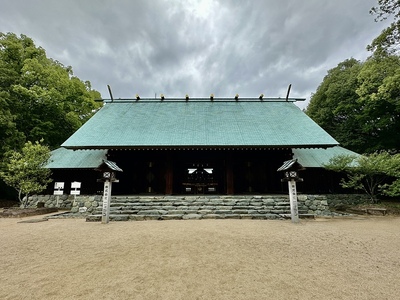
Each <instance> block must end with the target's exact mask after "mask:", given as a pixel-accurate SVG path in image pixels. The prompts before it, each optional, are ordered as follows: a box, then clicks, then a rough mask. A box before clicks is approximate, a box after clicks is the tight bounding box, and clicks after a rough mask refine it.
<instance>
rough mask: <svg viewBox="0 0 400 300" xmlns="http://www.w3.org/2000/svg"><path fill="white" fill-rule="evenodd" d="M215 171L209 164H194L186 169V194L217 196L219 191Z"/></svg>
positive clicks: (184, 183)
mask: <svg viewBox="0 0 400 300" xmlns="http://www.w3.org/2000/svg"><path fill="white" fill-rule="evenodd" d="M214 176H215V170H214V168H213V167H210V166H208V164H193V165H192V166H189V167H187V168H186V178H185V180H184V182H182V187H183V192H184V193H186V194H215V193H217V191H218V185H219V183H218V181H217V176H216V178H215V179H214Z"/></svg>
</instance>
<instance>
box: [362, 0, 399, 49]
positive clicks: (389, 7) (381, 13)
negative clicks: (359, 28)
mask: <svg viewBox="0 0 400 300" xmlns="http://www.w3.org/2000/svg"><path fill="white" fill-rule="evenodd" d="M370 14H372V15H375V21H376V22H379V21H384V20H387V19H388V18H389V17H393V19H394V20H393V22H392V23H391V24H390V25H389V26H388V27H387V28H386V29H384V30H383V31H382V32H381V34H380V35H379V36H378V37H376V38H375V39H374V40H373V41H372V43H371V45H369V46H368V47H367V49H368V50H370V51H373V52H375V53H376V54H379V55H385V54H396V53H398V52H399V43H400V1H398V0H378V6H375V7H373V8H371V10H370Z"/></svg>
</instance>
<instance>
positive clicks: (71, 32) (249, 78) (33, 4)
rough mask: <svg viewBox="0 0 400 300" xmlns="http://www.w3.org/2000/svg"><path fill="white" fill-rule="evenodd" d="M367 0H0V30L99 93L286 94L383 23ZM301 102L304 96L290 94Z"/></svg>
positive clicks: (316, 80) (317, 77)
mask: <svg viewBox="0 0 400 300" xmlns="http://www.w3.org/2000/svg"><path fill="white" fill-rule="evenodd" d="M376 3H377V1H376V0H303V1H302V0H252V1H250V0H197V1H196V0H114V1H111V0H28V1H27V0H0V7H1V8H0V31H1V32H14V33H16V34H18V35H19V34H21V33H23V34H25V35H27V36H29V37H31V38H32V39H33V40H34V41H35V43H36V45H37V46H41V47H43V48H44V49H45V50H46V53H47V56H48V57H51V58H53V59H55V60H58V61H60V62H61V63H63V64H64V65H66V66H72V68H73V71H74V75H76V76H78V77H79V78H80V79H81V80H83V81H86V80H89V81H90V82H91V83H92V87H93V88H94V89H96V90H98V91H100V92H101V94H102V97H103V98H109V94H108V90H107V84H109V85H111V87H112V92H113V96H114V98H133V97H134V96H135V95H136V94H139V95H140V96H141V97H142V98H143V97H152V98H153V97H154V96H155V94H157V96H159V95H160V94H161V93H163V94H164V95H165V96H166V97H167V98H168V97H182V98H183V97H184V96H185V94H189V96H191V97H208V96H209V95H210V94H211V93H213V94H214V95H215V97H234V95H235V94H239V95H240V97H258V96H259V95H260V94H261V93H263V94H264V95H265V97H285V96H286V92H287V88H288V85H289V84H292V89H291V94H290V96H291V97H303V98H306V99H307V101H309V99H310V96H311V93H313V92H315V91H316V89H317V87H318V86H319V84H320V83H321V82H322V80H323V78H324V76H325V75H326V73H327V71H328V70H329V69H331V68H333V67H335V66H336V65H337V64H338V63H339V62H341V61H343V60H345V59H348V58H351V57H354V58H356V59H359V60H364V59H366V58H367V56H368V55H369V53H368V52H367V51H366V50H365V48H366V46H367V45H368V44H369V43H370V42H371V41H372V39H373V38H374V37H376V36H377V35H378V34H379V33H380V32H381V30H382V29H383V28H385V27H387V26H388V25H389V24H388V23H382V22H381V23H376V22H374V17H373V16H371V15H369V9H370V8H371V7H372V6H374V5H376ZM299 106H300V107H304V106H305V103H304V104H299Z"/></svg>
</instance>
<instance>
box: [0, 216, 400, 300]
mask: <svg viewBox="0 0 400 300" xmlns="http://www.w3.org/2000/svg"><path fill="white" fill-rule="evenodd" d="M42 217H43V216H37V217H27V218H23V219H0V238H1V241H0V242H1V244H0V299H13V300H14V299H400V218H394V217H371V218H361V217H360V218H355V219H317V220H307V221H306V220H302V221H301V223H300V224H293V223H291V222H290V221H265V220H197V221H194V220H193V221H141V222H140V221H139V222H112V223H110V224H101V223H86V222H85V220H83V219H66V220H65V219H51V220H49V221H46V222H37V223H19V222H20V221H25V220H32V219H35V218H36V219H41V218H42Z"/></svg>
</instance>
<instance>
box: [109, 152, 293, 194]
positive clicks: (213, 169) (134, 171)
mask: <svg viewBox="0 0 400 300" xmlns="http://www.w3.org/2000/svg"><path fill="white" fill-rule="evenodd" d="M108 158H109V159H110V160H112V161H114V162H116V163H117V164H118V166H120V167H121V168H122V169H123V170H124V172H122V173H121V174H119V179H120V183H119V184H118V185H116V187H115V191H113V193H114V194H115V195H130V194H165V195H172V194H182V195H204V194H218V195H221V194H222V195H233V194H257V193H259V194H261V193H276V192H280V191H281V190H282V184H281V182H280V177H279V176H277V174H276V170H277V169H278V168H279V166H280V165H281V163H282V161H285V160H288V158H289V159H290V158H291V150H290V149H280V150H269V149H262V150H247V149H243V150H236V149H235V150H218V149H216V150H215V149H212V150H211V149H204V150H198V149H190V150H189V149H184V150H169V149H168V150H147V151H143V150H133V151H129V150H128V151H119V150H111V151H109V153H108Z"/></svg>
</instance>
